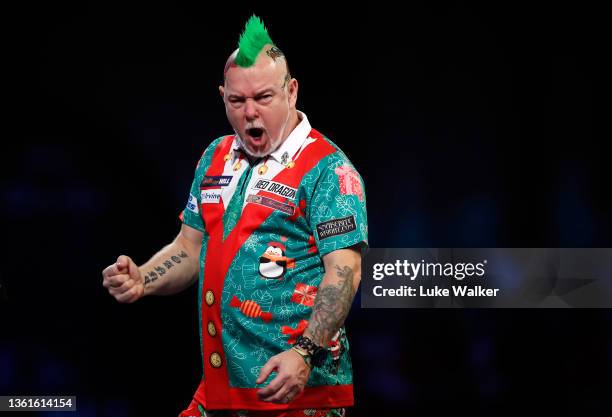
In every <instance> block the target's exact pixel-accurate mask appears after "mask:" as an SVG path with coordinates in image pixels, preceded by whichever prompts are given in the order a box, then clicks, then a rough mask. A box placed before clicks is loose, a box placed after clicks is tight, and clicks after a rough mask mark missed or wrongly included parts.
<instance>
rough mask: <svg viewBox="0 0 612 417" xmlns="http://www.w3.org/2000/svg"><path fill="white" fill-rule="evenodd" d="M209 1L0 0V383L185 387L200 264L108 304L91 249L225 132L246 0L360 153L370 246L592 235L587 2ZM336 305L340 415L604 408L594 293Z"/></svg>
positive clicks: (153, 221) (599, 12) (131, 240)
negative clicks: (144, 294) (184, 277)
mask: <svg viewBox="0 0 612 417" xmlns="http://www.w3.org/2000/svg"><path fill="white" fill-rule="evenodd" d="M203 3H204V2H200V4H195V5H194V4H188V3H175V2H173V3H170V2H168V4H166V5H163V6H159V5H154V4H151V3H143V4H136V3H123V4H120V5H111V4H110V3H107V2H98V3H94V2H83V3H79V4H71V5H67V4H64V5H62V4H56V3H53V4H35V3H24V4H23V5H22V6H19V7H13V8H11V9H7V10H5V13H4V20H6V24H7V25H6V26H5V27H6V28H8V34H7V35H6V36H5V39H4V41H5V42H4V44H5V50H4V60H3V61H4V63H3V69H4V71H6V72H5V76H4V77H3V81H4V82H3V84H4V87H5V88H4V89H5V90H6V93H5V94H4V96H5V103H6V104H8V108H9V109H8V111H7V112H5V114H4V115H5V118H6V120H5V122H4V123H3V126H2V131H3V135H2V136H3V139H4V140H3V141H2V142H3V144H2V149H3V150H2V156H3V157H2V171H3V175H2V181H1V188H0V195H1V198H2V208H1V210H2V212H1V214H2V231H3V236H4V239H3V242H4V245H3V246H4V249H3V262H2V264H3V265H2V268H1V269H0V280H1V281H2V282H3V287H2V288H0V294H1V295H0V297H2V300H3V301H2V302H0V326H1V327H0V329H1V333H0V395H1V394H5V395H8V394H19V395H28V394H29V395H45V394H46V395H52V394H64V395H69V394H70V395H77V397H78V409H79V411H78V413H77V414H78V415H79V416H87V417H89V416H119V417H121V416H145V415H155V416H157V415H160V416H161V415H170V416H175V415H177V414H178V413H179V412H180V411H181V410H182V409H183V408H184V407H185V406H186V405H187V404H188V403H189V400H190V398H191V396H192V394H193V392H194V390H195V388H196V386H197V383H198V379H199V377H200V357H199V352H198V346H199V344H198V336H197V317H196V314H194V312H195V309H196V299H197V295H196V291H195V289H191V290H189V291H187V292H185V293H183V294H181V295H178V296H174V297H167V298H166V297H160V298H149V299H144V300H142V301H139V302H138V303H136V304H134V305H120V304H118V303H116V302H115V301H114V300H113V299H112V298H111V297H110V296H108V294H107V293H106V291H105V290H104V288H102V285H101V271H102V269H103V268H104V267H106V266H107V265H109V264H111V263H112V262H114V260H115V259H116V257H117V256H118V255H119V254H128V255H130V256H131V257H132V258H133V259H134V260H135V261H136V262H139V263H142V262H144V261H146V260H147V259H148V257H149V256H150V255H152V254H153V253H154V252H155V251H156V250H158V249H159V248H161V247H162V246H163V245H165V244H166V243H169V242H170V241H171V240H172V239H173V237H174V236H175V234H176V233H177V232H178V228H179V221H178V219H177V215H178V213H179V212H180V210H182V208H183V207H184V205H185V202H186V200H187V195H188V189H189V185H190V183H191V179H192V175H193V170H194V168H195V164H196V163H197V160H198V158H199V156H200V154H201V152H202V151H203V149H204V148H205V147H206V145H207V144H208V143H209V142H210V141H211V140H212V139H214V138H216V137H218V136H220V135H221V134H225V133H229V132H230V128H229V124H228V123H227V120H226V119H225V112H224V108H223V105H222V102H221V99H220V97H219V96H218V92H217V86H218V84H219V83H220V82H221V77H222V69H223V64H224V62H225V59H226V58H227V56H228V55H229V53H230V52H231V51H232V50H233V49H234V48H235V45H236V42H237V39H238V35H239V33H240V32H241V30H242V28H243V25H244V22H245V21H246V19H247V18H248V16H249V15H250V14H251V13H253V12H255V13H257V14H258V15H259V16H261V17H262V18H263V19H264V21H265V22H266V24H267V26H268V27H269V29H270V33H271V36H272V38H273V39H274V40H275V42H276V43H277V44H278V46H279V47H280V48H281V49H282V50H283V51H284V52H285V53H286V55H287V56H288V58H289V60H290V64H291V67H292V71H293V75H294V76H295V77H296V78H298V80H299V81H300V95H299V99H298V108H299V109H301V110H303V111H304V112H306V113H307V114H308V116H309V118H310V121H311V123H312V125H313V126H314V127H315V128H316V129H318V130H319V131H321V132H323V133H325V134H326V135H328V136H329V137H330V138H332V140H334V141H335V142H336V143H337V144H338V145H339V146H340V147H341V148H342V149H343V150H344V151H345V152H346V153H347V154H348V156H349V157H350V158H351V160H352V161H353V163H354V164H355V166H356V167H357V168H358V170H359V171H360V173H361V174H362V176H363V178H364V180H365V183H366V190H367V196H368V217H369V226H370V244H371V246H372V247H612V238H611V237H610V236H611V232H612V220H611V216H610V213H611V212H612V204H611V199H610V197H609V194H610V186H609V184H610V179H611V175H610V167H609V163H608V159H609V157H608V154H609V153H608V152H609V151H608V150H607V147H606V146H605V145H606V142H607V141H609V137H610V133H609V128H608V126H604V123H603V119H602V116H600V114H601V113H602V112H601V109H602V107H600V106H599V105H597V104H596V103H598V102H599V101H600V99H601V97H598V93H599V91H600V90H601V88H602V85H603V74H604V71H603V62H604V60H605V59H606V58H607V55H609V49H610V48H609V43H608V42H607V41H605V40H604V25H605V24H607V23H606V19H605V14H604V12H603V6H602V7H598V6H597V7H596V6H595V4H594V3H593V4H589V3H584V2H580V3H575V4H572V5H564V4H563V3H559V2H555V3H552V2H551V3H538V4H537V5H534V4H533V3H524V4H521V3H516V2H505V3H503V4H500V3H498V2H493V3H494V5H491V4H484V3H483V4H476V3H468V2H459V1H457V2H452V1H442V2H430V1H421V2H411V3H410V5H408V6H402V9H400V8H399V6H396V7H393V8H391V7H388V6H384V5H383V4H382V3H381V2H376V3H375V4H376V6H374V5H370V6H359V7H357V5H356V3H355V4H354V5H353V6H344V8H341V9H338V10H332V9H331V3H332V2H328V3H327V4H323V5H314V4H312V3H305V2H296V3H281V4H278V5H267V6H264V5H263V4H262V3H253V4H250V5H248V4H247V5H242V4H237V3H230V2H225V3H226V4H221V5H218V6H219V8H218V9H212V8H210V6H209V5H204V4H203ZM600 94H601V93H600ZM347 328H348V333H349V337H350V338H351V342H352V349H353V361H354V374H355V390H356V407H355V408H354V409H353V410H352V412H351V413H350V414H349V415H351V416H379V415H380V416H385V415H399V414H404V413H405V414H408V415H432V414H437V413H439V412H442V411H444V412H454V413H457V412H469V413H470V414H477V415H481V414H482V415H484V414H491V413H493V414H494V415H500V414H508V415H510V414H512V415H515V414H517V413H521V414H524V413H527V412H533V411H541V412H545V413H547V414H548V413H550V412H553V411H554V412H572V413H579V415H608V413H609V412H610V411H611V404H612V402H611V401H612V400H610V394H612V392H611V391H612V390H611V384H610V374H611V371H612V343H611V342H612V314H611V313H610V312H609V311H607V310H374V309H370V310H366V309H361V308H359V296H358V299H357V301H356V302H355V305H354V307H353V310H352V312H351V315H350V318H349V320H348V324H347ZM49 415H56V416H59V415H60V414H56V413H53V414H49ZM67 415H74V414H67Z"/></svg>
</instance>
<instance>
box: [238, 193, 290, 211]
mask: <svg viewBox="0 0 612 417" xmlns="http://www.w3.org/2000/svg"><path fill="white" fill-rule="evenodd" d="M247 203H255V204H259V205H262V206H266V207H270V208H272V209H274V210H279V211H282V212H283V213H287V214H288V215H290V216H291V215H292V214H293V212H294V211H295V206H292V205H290V204H285V203H281V202H280V201H276V200H274V199H272V198H268V197H264V196H261V195H255V194H250V195H249V196H248V197H247Z"/></svg>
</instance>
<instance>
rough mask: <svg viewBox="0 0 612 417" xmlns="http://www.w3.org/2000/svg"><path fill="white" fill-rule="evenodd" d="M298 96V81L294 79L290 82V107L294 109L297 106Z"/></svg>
mask: <svg viewBox="0 0 612 417" xmlns="http://www.w3.org/2000/svg"><path fill="white" fill-rule="evenodd" d="M297 96H298V81H297V80H296V79H295V78H292V79H291V81H289V107H290V108H292V109H294V108H295V104H296V103H297Z"/></svg>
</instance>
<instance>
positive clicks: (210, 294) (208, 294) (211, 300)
mask: <svg viewBox="0 0 612 417" xmlns="http://www.w3.org/2000/svg"><path fill="white" fill-rule="evenodd" d="M214 302H215V294H213V292H212V291H211V290H208V291H206V304H208V306H209V307H210V306H211V305H213V303H214Z"/></svg>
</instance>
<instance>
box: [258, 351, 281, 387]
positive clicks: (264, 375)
mask: <svg viewBox="0 0 612 417" xmlns="http://www.w3.org/2000/svg"><path fill="white" fill-rule="evenodd" d="M275 369H276V357H274V356H273V357H272V358H270V360H268V362H266V364H265V365H264V366H263V367H262V368H261V370H260V371H259V376H258V377H257V380H256V381H255V383H256V384H261V383H263V382H264V381H265V380H266V379H268V377H269V376H270V374H271V373H272V371H273V370H275Z"/></svg>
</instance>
